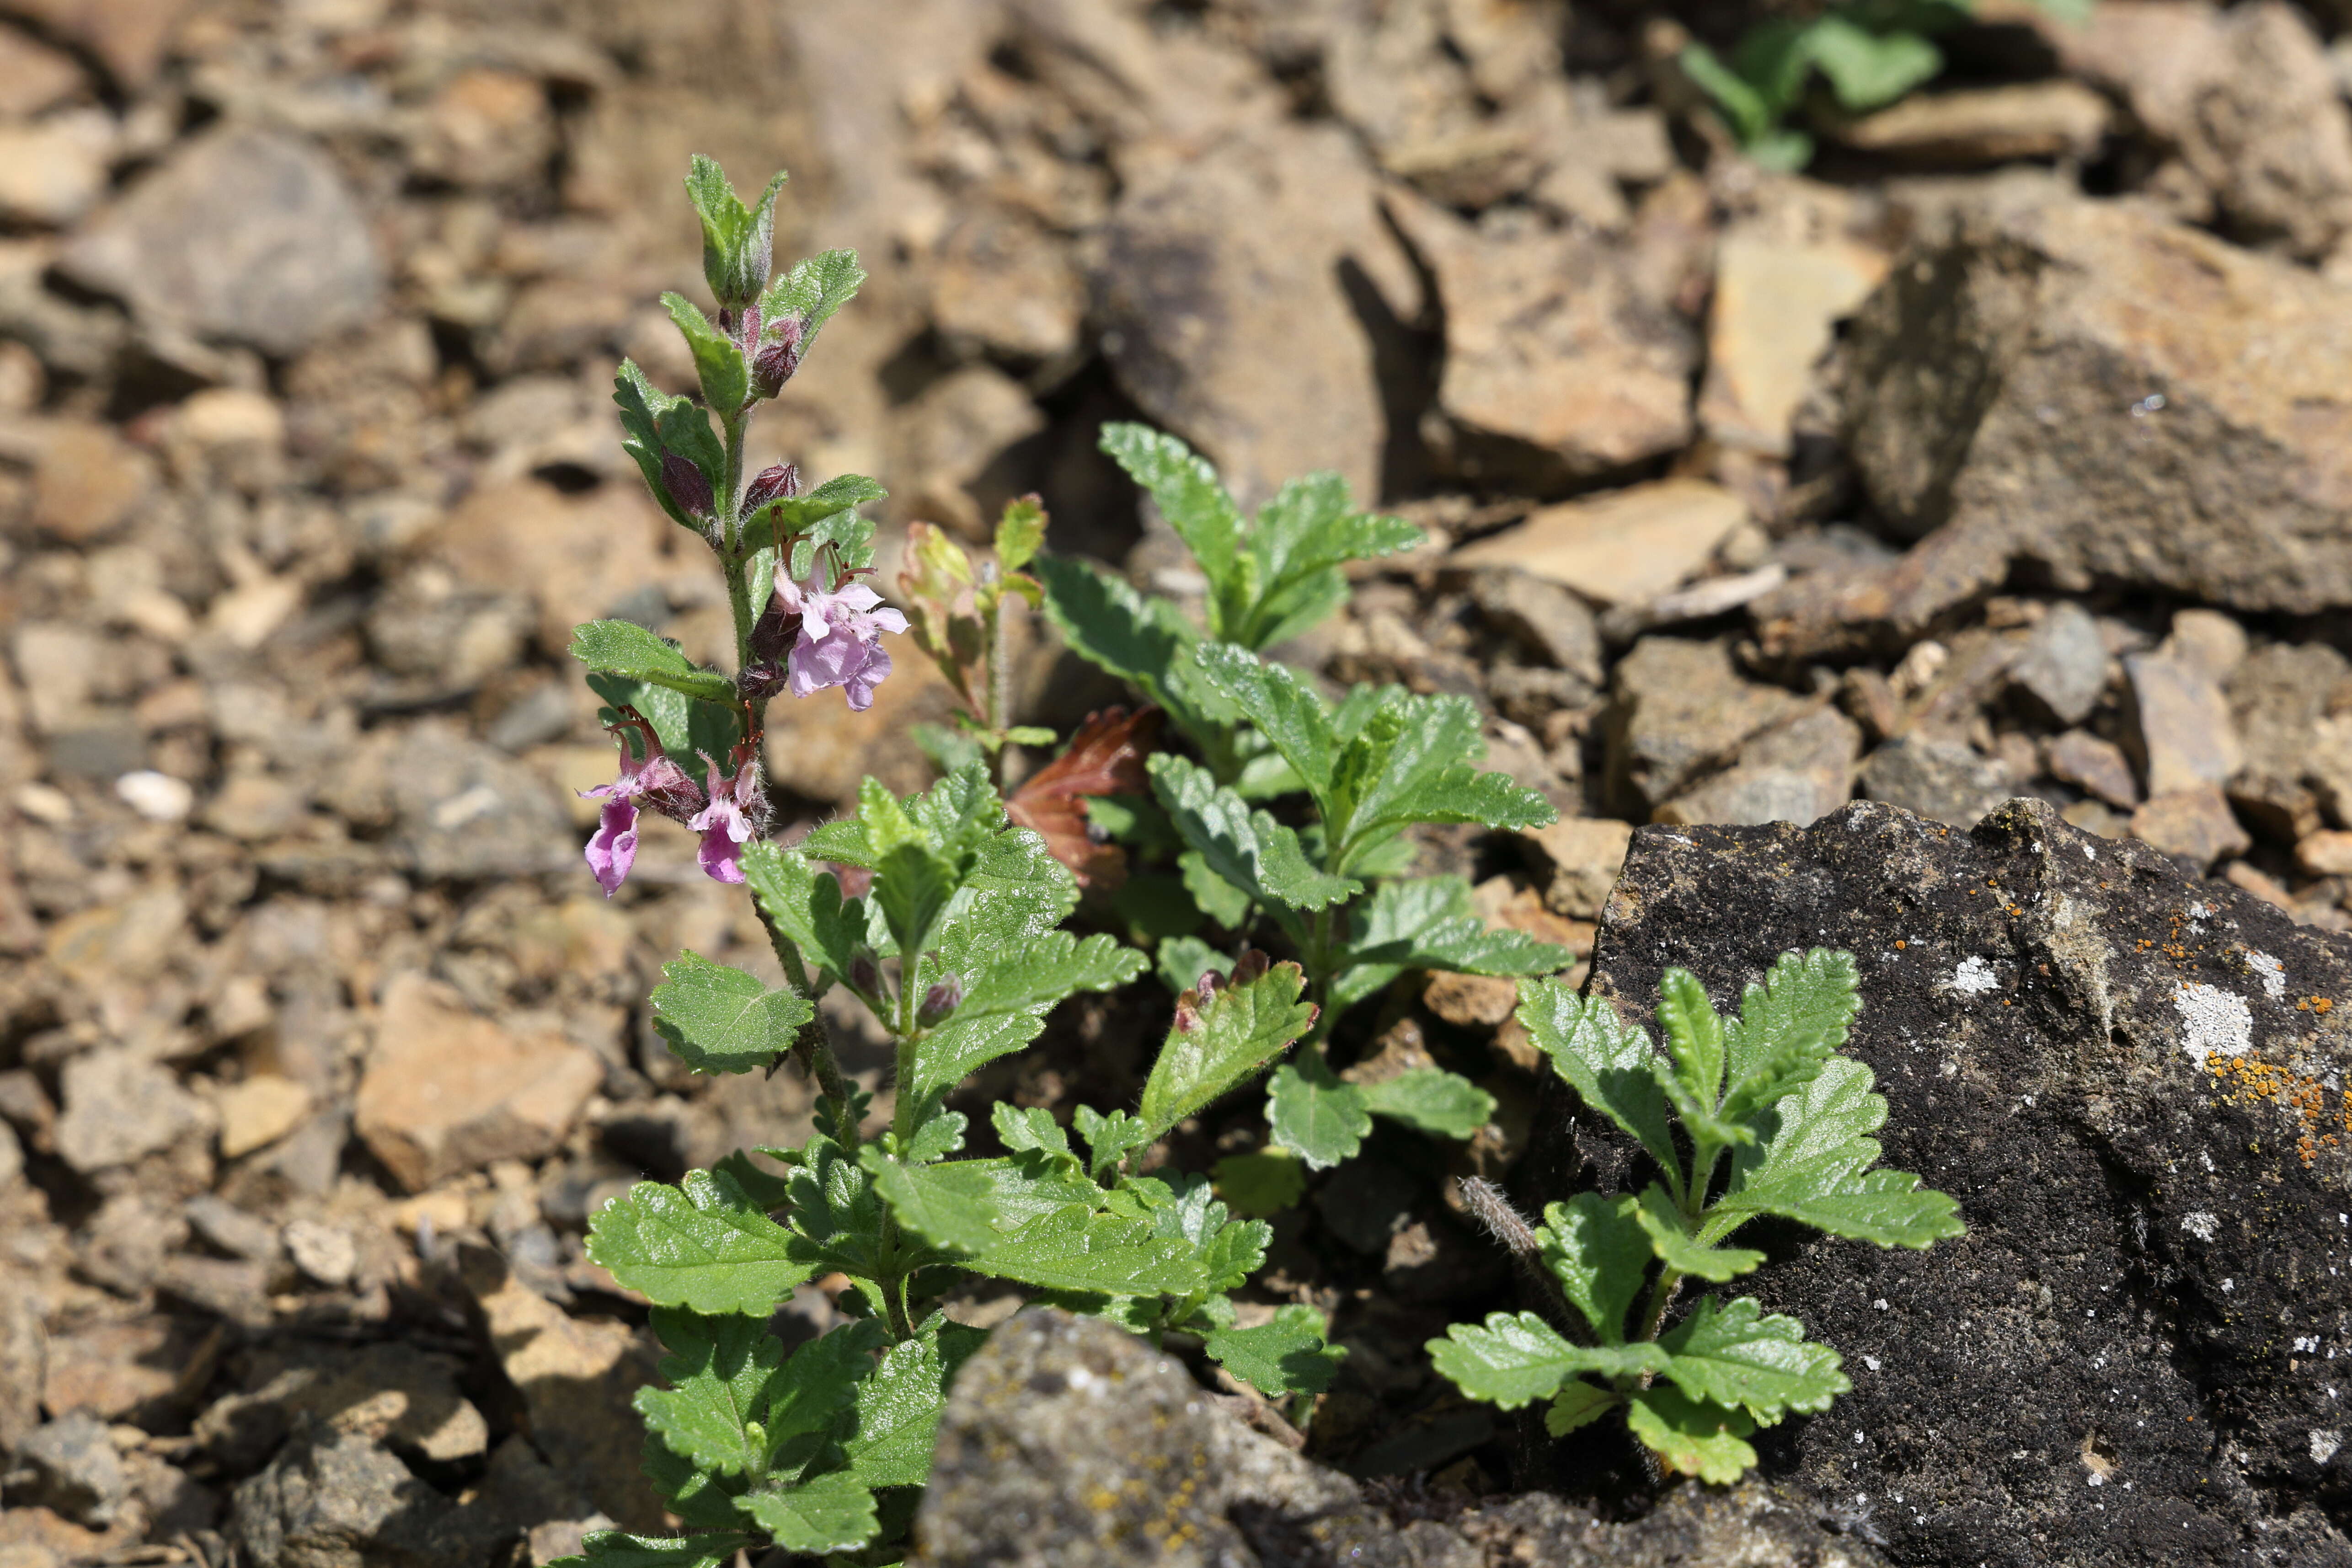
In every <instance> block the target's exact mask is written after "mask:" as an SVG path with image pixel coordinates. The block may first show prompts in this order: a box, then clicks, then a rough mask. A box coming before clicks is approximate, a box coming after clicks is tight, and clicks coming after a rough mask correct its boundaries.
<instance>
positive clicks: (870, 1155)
mask: <svg viewBox="0 0 2352 1568" xmlns="http://www.w3.org/2000/svg"><path fill="white" fill-rule="evenodd" d="M857 1157H858V1163H860V1164H861V1165H863V1166H864V1167H865V1169H866V1173H867V1174H868V1175H870V1176H871V1177H873V1178H874V1190H875V1191H876V1192H877V1193H880V1194H882V1196H883V1198H884V1199H885V1200H887V1202H888V1203H889V1205H890V1212H891V1213H892V1214H894V1215H897V1216H898V1223H899V1225H900V1226H904V1227H905V1228H906V1229H908V1230H910V1231H912V1232H914V1233H915V1234H916V1235H917V1236H919V1237H922V1238H923V1239H924V1240H926V1241H929V1242H932V1243H934V1244H936V1245H938V1246H940V1247H953V1248H955V1249H956V1250H957V1251H960V1252H969V1253H979V1252H984V1251H986V1250H987V1249H988V1248H989V1247H993V1246H994V1245H995V1244H996V1243H997V1241H998V1240H999V1239H1000V1237H1001V1232H1000V1230H999V1226H1000V1224H1001V1222H1002V1219H1003V1216H1002V1215H1000V1214H999V1213H998V1211H997V1206H996V1183H995V1180H994V1179H993V1176H992V1173H991V1172H990V1171H989V1170H988V1169H987V1168H986V1165H987V1163H986V1162H983V1161H980V1160H958V1161H953V1162H951V1163H948V1164H944V1165H909V1164H907V1163H904V1162H903V1161H898V1160H893V1159H891V1158H890V1157H888V1156H887V1155H886V1154H884V1153H883V1152H882V1151H881V1150H879V1149H877V1148H875V1147H874V1146H873V1145H872V1144H870V1143H869V1144H867V1145H866V1147H865V1148H862V1149H860V1150H859V1151H858V1152H857Z"/></svg>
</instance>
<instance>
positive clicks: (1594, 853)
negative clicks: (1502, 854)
mask: <svg viewBox="0 0 2352 1568" xmlns="http://www.w3.org/2000/svg"><path fill="white" fill-rule="evenodd" d="M1632 842H1633V824H1632V823H1630V822H1612V821H1610V820H1609V819H1607V818H1605V817H1591V816H1563V817H1561V818H1560V819H1559V821H1558V822H1555V823H1553V824H1551V825H1550V826H1548V827H1538V828H1534V829H1531V830H1529V831H1528V832H1524V833H1522V834H1520V835H1519V843H1520V845H1521V846H1522V847H1524V848H1526V849H1527V850H1528V851H1530V852H1531V853H1530V854H1529V856H1528V860H1529V864H1530V866H1531V867H1532V868H1534V869H1535V870H1536V871H1538V873H1541V874H1544V875H1547V876H1549V878H1550V880H1549V882H1548V883H1546V884H1545V885H1544V889H1543V901H1544V907H1545V908H1547V909H1549V910H1551V911H1552V912H1553V913H1555V914H1561V915H1566V916H1568V917H1569V918H1570V919H1571V920H1580V921H1589V920H1593V919H1596V918H1597V917H1598V916H1599V915H1600V913H1601V908H1602V907H1603V906H1604V905H1605V904H1607V902H1608V901H1609V889H1612V888H1613V887H1615V886H1616V885H1617V868H1618V867H1620V866H1622V865H1623V864H1624V863H1625V847H1626V846H1627V845H1628V844H1630V843H1632Z"/></svg>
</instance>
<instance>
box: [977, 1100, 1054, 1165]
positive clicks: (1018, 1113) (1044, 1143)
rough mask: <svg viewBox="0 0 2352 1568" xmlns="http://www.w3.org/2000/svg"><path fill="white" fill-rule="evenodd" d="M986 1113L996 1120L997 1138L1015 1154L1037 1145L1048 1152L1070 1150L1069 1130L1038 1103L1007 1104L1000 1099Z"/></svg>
mask: <svg viewBox="0 0 2352 1568" xmlns="http://www.w3.org/2000/svg"><path fill="white" fill-rule="evenodd" d="M989 1115H990V1119H991V1120H992V1121H994V1122H995V1123H996V1136H997V1138H998V1140H999V1141H1000V1142H1003V1145H1004V1146H1005V1148H1007V1149H1008V1150H1010V1151H1012V1152H1013V1153H1015V1154H1018V1153H1020V1152H1022V1151H1023V1150H1024V1149H1038V1150H1042V1151H1044V1152H1046V1153H1048V1154H1066V1153H1068V1152H1070V1135H1069V1133H1068V1132H1067V1131H1064V1130H1063V1128H1062V1125H1061V1124H1060V1123H1059V1122H1057V1121H1055V1120H1054V1113H1053V1112H1052V1111H1050V1110H1046V1109H1045V1107H1044V1106H1042V1105H1032V1106H1017V1105H1007V1104H1006V1103H1005V1102H1004V1101H1003V1100H998V1101H997V1102H996V1105H995V1108H994V1109H993V1110H991V1111H990V1113H989Z"/></svg>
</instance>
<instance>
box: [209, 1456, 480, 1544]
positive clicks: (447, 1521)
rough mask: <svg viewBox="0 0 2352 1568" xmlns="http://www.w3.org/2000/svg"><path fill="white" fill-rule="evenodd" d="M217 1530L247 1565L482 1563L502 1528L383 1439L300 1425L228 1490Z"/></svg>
mask: <svg viewBox="0 0 2352 1568" xmlns="http://www.w3.org/2000/svg"><path fill="white" fill-rule="evenodd" d="M222 1533H223V1534H224V1535H226V1537H227V1538H228V1541H229V1542H230V1543H231V1544H232V1545H234V1546H235V1547H236V1550H237V1552H239V1554H240V1556H241V1558H242V1560H243V1561H244V1562H246V1563H251V1564H253V1568H488V1564H489V1563H490V1561H491V1554H492V1552H494V1551H496V1550H497V1549H499V1547H501V1546H502V1545H504V1544H505V1541H504V1538H505V1537H506V1536H508V1535H509V1534H510V1533H511V1532H510V1531H506V1530H503V1529H500V1528H499V1526H498V1525H497V1524H496V1522H495V1521H490V1520H488V1519H485V1518H483V1517H482V1516H481V1514H480V1513H479V1512H478V1511H469V1510H463V1509H461V1508H460V1507H459V1505H458V1504H457V1503H455V1502H452V1501H450V1500H449V1499H447V1498H446V1497H444V1496H442V1494H441V1493H439V1492H437V1491H436V1490H434V1489H432V1488H431V1487H429V1486H427V1485H425V1482H423V1481H421V1480H419V1479H416V1477H415V1476H414V1475H412V1474H410V1473H409V1469H408V1467H407V1466H406V1465H404V1464H402V1463H401V1462H400V1460H399V1459H398V1458H394V1456H393V1454H392V1452H391V1451H390V1450H389V1449H387V1448H385V1447H383V1446H382V1445H380V1444H377V1443H375V1442H373V1441H371V1440H370V1439H368V1438H366V1437H362V1436H358V1435H357V1434H354V1433H347V1432H346V1433H338V1432H334V1431H332V1430H331V1429H322V1428H320V1427H317V1426H307V1425H306V1426H304V1428H303V1429H302V1430H301V1431H299V1432H298V1433H297V1434H296V1435H295V1436H294V1438H293V1440H292V1441H290V1442H289V1443H288V1444H287V1445H286V1447H284V1448H283V1449H281V1450H280V1451H279V1453H278V1457H277V1458H275V1459H273V1460H271V1461H270V1463H269V1468H267V1469H265V1470H263V1471H262V1472H261V1473H260V1474H259V1475H257V1476H255V1477H254V1478H253V1479H250V1480H247V1481H245V1482H243V1483H242V1484H240V1485H239V1486H238V1487H237V1489H236V1491H235V1492H234V1493H232V1494H231V1496H230V1502H229V1513H228V1521H227V1524H226V1528H225V1529H224V1530H223V1531H222Z"/></svg>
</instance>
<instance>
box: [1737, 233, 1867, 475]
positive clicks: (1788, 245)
mask: <svg viewBox="0 0 2352 1568" xmlns="http://www.w3.org/2000/svg"><path fill="white" fill-rule="evenodd" d="M1885 276H1886V254H1885V251H1883V250H1880V249H1878V248H1877V247H1874V246H1869V245H1864V244H1862V243H1860V242H1859V241H1856V240H1851V239H1843V238H1838V237H1827V238H1820V239H1801V238H1796V237H1790V236H1786V235H1782V234H1780V233H1777V232H1774V229H1773V228H1772V227H1771V226H1768V225H1767V224H1766V223H1764V222H1761V221H1758V222H1754V223H1751V224H1749V225H1748V226H1735V227H1734V228H1733V229H1732V230H1731V231H1730V232H1729V233H1727V234H1726V235H1725V236H1724V237H1723V239H1722V242H1721V243H1720V245H1719V246H1718V247H1717V250H1716V272H1715V299H1714V302H1713V304H1712V306H1711V307H1710V314H1709V316H1708V319H1707V350H1706V380H1705V381H1704V382H1703V383H1701V384H1700V387H1699V395H1698V417H1699V423H1700V425H1701V426H1704V427H1705V429H1706V433H1707V435H1708V436H1709V437H1713V438H1714V439H1715V440H1716V441H1717V443H1719V444H1720V445H1723V446H1726V447H1736V448H1738V449H1739V450H1741V451H1748V452H1760V453H1763V454H1765V455H1766V456H1769V457H1775V458H1785V457H1787V456H1788V455H1789V451H1790V431H1789V426H1790V420H1791V419H1792V418H1793V417H1794V416H1795V415H1796V412H1797V407H1798V405H1800V404H1801V403H1802V402H1803V401H1804V399H1805V395H1806V394H1807V392H1808V391H1809V390H1810V389H1811V385H1812V379H1813V366H1814V363H1816V362H1817V361H1819V360H1820V359H1821V357H1822V354H1823V353H1826V352H1827V351H1828V349H1829V346H1830V341H1831V338H1832V334H1833V332H1834V331H1835V329H1836V326H1837V323H1838V322H1839V321H1843V320H1844V319H1845V318H1846V317H1848V316H1851V315H1853V312H1854V310H1856V309H1857V308H1858V307H1859V306H1860V305H1861V304H1862V302H1863V300H1865V299H1867V298H1868V297H1869V295H1870V291H1871V290H1872V289H1875V288H1876V287H1878V282H1879V279H1882V278H1884V277H1885Z"/></svg>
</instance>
